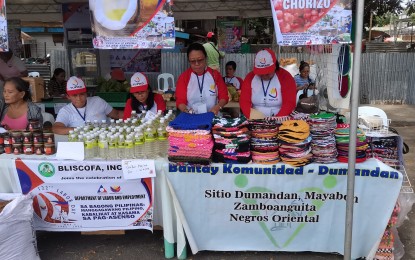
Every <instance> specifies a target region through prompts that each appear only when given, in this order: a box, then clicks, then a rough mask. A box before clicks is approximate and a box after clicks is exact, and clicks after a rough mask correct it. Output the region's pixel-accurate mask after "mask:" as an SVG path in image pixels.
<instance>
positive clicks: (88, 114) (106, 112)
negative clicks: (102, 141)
mask: <svg viewBox="0 0 415 260" xmlns="http://www.w3.org/2000/svg"><path fill="white" fill-rule="evenodd" d="M66 94H67V97H68V99H69V100H70V101H71V103H69V104H68V105H66V106H64V107H63V108H62V109H61V110H59V113H58V115H57V117H56V122H55V124H54V125H53V127H52V130H53V132H54V133H55V134H60V135H66V134H68V133H69V131H70V130H73V129H74V128H75V127H78V126H83V125H85V123H86V122H87V121H95V120H98V121H99V122H101V121H103V120H105V121H106V119H107V117H109V118H113V119H122V118H123V115H124V112H123V111H119V110H116V109H114V108H112V107H111V106H110V105H109V104H108V103H107V102H106V101H104V100H103V99H102V98H100V97H87V89H86V86H85V83H84V82H83V81H82V79H80V78H78V77H75V76H72V77H71V78H69V80H68V82H67V84H66Z"/></svg>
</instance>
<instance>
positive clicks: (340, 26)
mask: <svg viewBox="0 0 415 260" xmlns="http://www.w3.org/2000/svg"><path fill="white" fill-rule="evenodd" d="M270 2H271V10H272V17H273V20H274V27H275V32H276V37H277V43H278V44H279V45H315V44H332V43H350V42H351V37H350V33H351V29H352V9H351V8H352V1H351V0H270Z"/></svg>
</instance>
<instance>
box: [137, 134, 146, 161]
mask: <svg viewBox="0 0 415 260" xmlns="http://www.w3.org/2000/svg"><path fill="white" fill-rule="evenodd" d="M134 158H138V159H144V158H146V155H145V153H144V134H143V132H142V131H139V132H136V133H135V135H134Z"/></svg>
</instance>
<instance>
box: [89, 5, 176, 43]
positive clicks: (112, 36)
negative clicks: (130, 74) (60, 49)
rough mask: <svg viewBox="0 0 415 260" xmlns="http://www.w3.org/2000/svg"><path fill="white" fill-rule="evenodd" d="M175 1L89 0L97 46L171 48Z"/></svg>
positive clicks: (94, 38) (173, 39) (173, 37)
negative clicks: (173, 5)
mask: <svg viewBox="0 0 415 260" xmlns="http://www.w3.org/2000/svg"><path fill="white" fill-rule="evenodd" d="M172 4H173V2H172V1H171V0H146V1H139V0H102V1H99V0H89V9H90V11H91V25H92V33H93V45H94V47H95V48H98V49H171V48H174V44H175V32H174V18H173V12H172Z"/></svg>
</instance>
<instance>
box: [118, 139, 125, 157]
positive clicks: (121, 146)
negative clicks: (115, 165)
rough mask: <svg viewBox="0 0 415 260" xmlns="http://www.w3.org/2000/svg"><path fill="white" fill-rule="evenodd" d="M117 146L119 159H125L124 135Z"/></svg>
mask: <svg viewBox="0 0 415 260" xmlns="http://www.w3.org/2000/svg"><path fill="white" fill-rule="evenodd" d="M117 146H118V157H117V158H118V159H125V158H126V155H125V138H124V135H121V134H120V135H119V136H118V140H117Z"/></svg>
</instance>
